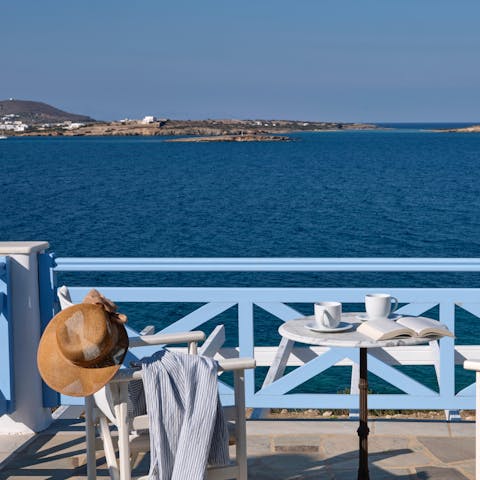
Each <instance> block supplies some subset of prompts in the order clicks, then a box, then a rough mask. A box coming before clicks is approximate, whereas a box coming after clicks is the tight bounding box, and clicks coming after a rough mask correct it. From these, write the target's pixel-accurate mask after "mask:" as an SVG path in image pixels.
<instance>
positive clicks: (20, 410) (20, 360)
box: [0, 242, 52, 434]
mask: <svg viewBox="0 0 480 480" xmlns="http://www.w3.org/2000/svg"><path fill="white" fill-rule="evenodd" d="M47 248H48V243H47V242H0V255H5V256H8V257H10V285H9V287H10V288H9V297H10V298H9V302H10V306H11V310H10V315H9V316H10V322H11V325H12V329H13V344H12V348H13V355H12V362H13V371H12V372H11V374H12V375H14V410H13V411H12V412H11V413H9V414H5V415H2V416H1V417H0V434H2V433H31V432H38V431H41V430H43V429H45V428H47V427H48V425H49V424H50V423H51V421H52V418H51V413H50V410H49V409H48V408H44V407H43V398H42V380H41V378H40V375H39V373H38V369H37V348H38V342H39V340H40V334H41V323H40V297H39V282H38V259H37V255H38V254H39V253H40V252H43V251H44V250H45V249H47Z"/></svg>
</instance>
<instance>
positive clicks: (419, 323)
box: [397, 317, 453, 337]
mask: <svg viewBox="0 0 480 480" xmlns="http://www.w3.org/2000/svg"><path fill="white" fill-rule="evenodd" d="M397 323H398V324H400V325H403V326H404V327H407V328H410V329H411V330H413V331H414V332H415V334H416V335H417V336H419V337H426V336H428V335H447V336H450V337H453V334H452V333H451V332H450V331H449V330H448V328H447V326H446V325H444V324H443V323H440V322H437V321H436V320H432V319H431V318H426V317H402V318H399V319H398V320H397Z"/></svg>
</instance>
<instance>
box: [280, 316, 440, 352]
mask: <svg viewBox="0 0 480 480" xmlns="http://www.w3.org/2000/svg"><path fill="white" fill-rule="evenodd" d="M356 315H358V313H343V314H342V322H346V323H351V324H352V325H353V327H352V328H351V329H350V330H346V331H343V332H325V333H324V332H322V333H320V332H314V331H312V330H309V329H308V328H306V327H305V324H307V323H310V322H313V321H314V316H313V315H312V316H310V317H303V318H298V319H296V320H290V321H288V322H285V323H284V324H283V325H281V326H280V328H279V329H278V331H279V333H280V335H282V337H286V338H288V339H290V340H294V341H296V342H301V343H307V344H310V345H323V346H326V347H358V348H379V347H397V346H400V345H405V346H407V345H420V344H422V343H428V342H430V341H432V340H437V339H438V338H440V337H433V336H431V337H427V338H425V337H424V338H419V337H402V338H393V339H391V340H378V341H375V340H372V339H371V338H369V337H366V336H365V335H362V334H361V333H359V332H357V327H358V326H359V325H360V324H361V323H362V322H361V320H358V319H356V318H355V316H356Z"/></svg>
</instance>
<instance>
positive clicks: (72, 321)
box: [37, 290, 128, 397]
mask: <svg viewBox="0 0 480 480" xmlns="http://www.w3.org/2000/svg"><path fill="white" fill-rule="evenodd" d="M116 309H117V306H116V305H115V304H114V303H113V302H111V301H110V300H108V299H107V298H105V297H104V296H103V295H101V294H100V293H99V292H97V291H96V290H92V291H90V292H89V294H88V295H87V296H86V297H85V299H84V301H83V303H79V304H77V305H73V306H71V307H68V308H66V309H65V310H62V311H61V312H60V313H58V314H57V315H55V316H54V317H53V318H52V320H50V323H49V324H48V325H47V328H46V329H45V331H44V332H43V335H42V338H41V339H40V345H39V347H38V352H37V365H38V369H39V371H40V375H41V376H42V378H43V380H44V381H45V383H46V384H47V385H48V386H49V387H51V388H53V390H56V391H57V392H60V393H63V394H64V395H71V396H73V397H85V396H87V395H92V394H93V393H95V392H96V391H98V390H100V389H101V388H102V387H103V386H104V385H105V384H106V383H107V382H109V381H110V379H111V378H112V377H113V376H114V375H115V373H116V372H117V371H118V369H119V368H120V366H121V364H122V362H123V359H124V357H125V354H126V353H127V349H128V336H127V332H126V330H125V326H124V325H123V324H124V323H125V322H126V320H127V317H126V316H125V315H122V314H119V313H116Z"/></svg>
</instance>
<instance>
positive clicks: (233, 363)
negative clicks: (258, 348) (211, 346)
mask: <svg viewBox="0 0 480 480" xmlns="http://www.w3.org/2000/svg"><path fill="white" fill-rule="evenodd" d="M255 365H256V361H255V359H253V358H246V357H245V358H228V359H224V360H220V361H219V362H218V366H219V370H220V371H223V372H230V371H232V370H247V369H250V368H255Z"/></svg>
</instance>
